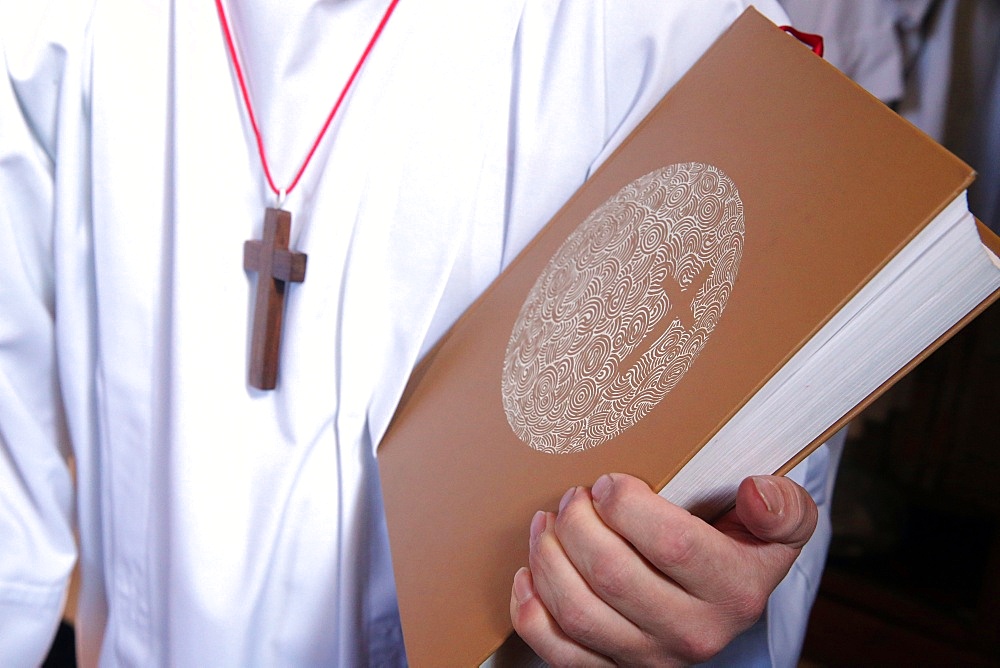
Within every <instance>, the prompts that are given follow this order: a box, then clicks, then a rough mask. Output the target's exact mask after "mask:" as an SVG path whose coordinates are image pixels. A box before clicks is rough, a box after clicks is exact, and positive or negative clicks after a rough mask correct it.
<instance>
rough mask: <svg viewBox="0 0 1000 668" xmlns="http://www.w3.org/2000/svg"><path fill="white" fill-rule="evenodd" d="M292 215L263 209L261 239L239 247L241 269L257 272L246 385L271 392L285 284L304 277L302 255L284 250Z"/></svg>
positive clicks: (279, 342)
mask: <svg viewBox="0 0 1000 668" xmlns="http://www.w3.org/2000/svg"><path fill="white" fill-rule="evenodd" d="M291 227H292V214H290V213H289V212H287V211H284V210H282V209H267V211H266V212H265V214H264V238H263V239H260V240H257V239H251V240H250V241H246V242H244V244H243V269H244V270H245V271H255V272H257V299H256V302H255V304H254V311H253V335H252V339H251V344H250V377H249V382H250V385H252V386H253V387H256V388H258V389H261V390H273V389H274V387H275V386H276V385H277V382H278V357H279V350H280V349H281V320H282V316H283V314H284V311H285V285H286V284H287V283H289V282H293V283H301V282H302V281H304V280H305V278H306V254H305V253H299V252H298V251H293V250H289V249H288V237H289V233H290V230H291Z"/></svg>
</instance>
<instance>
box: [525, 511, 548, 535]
mask: <svg viewBox="0 0 1000 668" xmlns="http://www.w3.org/2000/svg"><path fill="white" fill-rule="evenodd" d="M546 524H547V520H546V518H545V513H544V512H543V511H541V510H539V511H538V512H536V513H535V516H534V517H532V518H531V529H530V530H529V534H530V536H531V542H532V543H534V542H535V541H536V540H538V537H539V536H540V535H542V531H544V530H545V525H546ZM522 535H523V534H522Z"/></svg>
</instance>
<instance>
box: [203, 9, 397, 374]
mask: <svg viewBox="0 0 1000 668" xmlns="http://www.w3.org/2000/svg"><path fill="white" fill-rule="evenodd" d="M398 2H399V0H392V1H391V2H390V3H389V7H388V8H387V9H386V10H385V14H384V15H383V16H382V20H381V21H380V22H379V24H378V27H377V28H375V32H374V33H373V34H372V37H371V39H370V40H369V41H368V45H367V46H366V47H365V50H364V51H363V52H362V54H361V57H360V58H359V59H358V62H357V64H356V65H355V66H354V70H353V71H352V72H351V76H349V77H348V78H347V83H345V84H344V87H343V89H342V90H341V91H340V95H339V96H337V100H336V102H334V104H333V108H332V109H331V110H330V113H329V115H327V117H326V122H324V123H323V127H322V128H321V129H320V131H319V134H318V135H317V136H316V140H315V141H314V142H313V144H312V146H311V147H310V148H309V152H308V153H307V154H306V158H305V160H303V161H302V166H301V167H299V170H298V172H296V173H295V176H294V177H293V178H292V181H291V183H289V184H288V187H286V188H278V186H276V185H275V183H274V178H273V177H272V176H271V169H270V167H269V166H268V163H267V152H266V151H265V150H264V139H263V136H262V135H261V131H260V126H259V124H258V123H257V116H256V114H254V110H253V104H252V103H251V102H250V92H249V90H248V88H247V84H246V77H245V76H244V75H243V68H242V66H241V65H240V59H239V56H238V55H237V52H236V42H235V40H234V39H233V32H232V30H231V29H230V27H229V18H228V17H227V16H226V10H225V7H223V4H222V0H215V8H216V10H217V11H218V13H219V23H220V24H221V25H222V33H223V35H224V36H225V39H226V48H227V50H228V52H229V59H230V62H231V63H232V66H233V71H234V73H235V74H236V80H237V82H238V83H239V87H240V95H241V97H242V98H243V105H244V107H245V108H246V111H247V116H248V117H249V119H250V125H251V126H252V127H253V134H254V139H255V140H256V142H257V153H258V155H259V156H260V163H261V166H262V167H263V170H264V176H265V177H266V179H267V185H268V186H269V187H270V188H271V190H272V191H273V192H274V194H275V195H277V197H278V204H277V207H276V208H270V207H268V208H266V209H265V211H264V233H263V238H262V239H252V240H250V241H247V242H245V243H244V245H243V269H244V270H245V271H248V272H257V295H256V301H255V304H254V316H253V334H252V342H251V346H250V370H249V378H248V381H249V383H250V385H252V386H253V387H256V388H258V389H262V390H270V389H274V387H275V386H276V385H277V379H278V359H279V351H280V349H281V321H282V316H283V314H284V310H285V309H284V305H285V286H286V284H287V283H289V282H292V283H301V282H302V281H304V280H305V276H306V254H305V253H300V252H298V251H294V250H290V249H289V248H288V240H289V237H290V231H291V225H292V215H291V214H290V213H289V212H288V211H285V210H283V209H281V206H282V204H283V203H284V200H285V196H286V195H288V193H290V192H292V190H294V189H295V186H297V185H298V183H299V180H300V179H301V178H302V173H303V172H305V171H306V167H307V166H308V165H309V162H310V161H311V160H312V157H313V155H314V154H315V153H316V149H317V148H318V147H319V144H320V142H321V141H323V137H324V135H326V131H327V130H328V129H329V127H330V125H331V123H333V118H334V116H336V115H337V111H338V110H339V109H340V105H341V103H343V101H344V98H345V97H347V92H348V91H349V90H350V89H351V86H352V85H353V84H354V80H355V79H356V78H357V76H358V73H359V72H360V71H361V68H362V66H364V64H365V61H366V60H367V59H368V55H369V54H370V53H371V52H372V49H373V48H374V47H375V43H376V42H377V41H378V38H379V37H380V36H381V34H382V30H383V28H385V25H386V24H387V23H388V22H389V18H390V17H391V16H392V13H393V11H394V10H395V9H396V5H397V4H398Z"/></svg>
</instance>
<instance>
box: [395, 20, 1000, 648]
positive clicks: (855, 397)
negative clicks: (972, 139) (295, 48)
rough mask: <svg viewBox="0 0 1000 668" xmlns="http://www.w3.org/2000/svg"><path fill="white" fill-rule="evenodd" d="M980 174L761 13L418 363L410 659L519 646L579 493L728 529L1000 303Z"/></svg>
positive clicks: (402, 539) (407, 604)
mask: <svg viewBox="0 0 1000 668" xmlns="http://www.w3.org/2000/svg"><path fill="white" fill-rule="evenodd" d="M973 176H974V175H973V173H972V171H971V170H970V169H969V167H967V166H966V165H965V164H963V163H962V162H961V161H959V160H958V159H957V158H955V157H954V156H952V155H951V154H949V153H948V152H947V151H945V150H944V149H943V148H941V147H940V146H938V145H937V144H935V143H934V142H933V141H932V140H930V139H929V138H927V137H926V136H924V135H923V134H922V133H920V132H919V131H918V130H916V129H915V128H913V127H912V126H911V125H909V124H908V123H907V122H906V121H904V120H902V119H900V118H899V117H898V116H897V115H896V114H894V113H893V112H892V111H890V110H889V109H888V108H886V107H885V106H884V105H882V104H881V103H880V102H879V101H877V100H876V99H874V98H872V97H871V96H869V95H868V94H867V93H865V92H864V91H863V90H862V89H860V88H859V87H857V86H856V85H855V84H854V83H852V82H851V81H850V80H848V79H847V78H845V77H844V76H843V75H842V74H840V73H839V72H838V71H837V70H836V69H835V68H833V67H832V66H830V65H828V64H827V63H825V62H824V61H823V60H822V59H821V58H818V57H816V56H815V55H814V54H813V53H812V52H811V51H810V50H809V49H807V48H805V47H803V46H802V45H801V44H800V43H799V42H798V41H797V40H795V39H794V38H792V37H790V36H788V35H787V34H786V33H784V32H782V31H781V30H779V29H778V28H777V27H775V26H774V25H773V24H771V23H770V22H769V21H767V20H766V19H765V18H763V17H762V16H761V15H760V14H758V13H756V12H755V11H753V10H748V11H747V13H745V14H744V15H743V16H742V17H741V18H740V19H739V20H738V21H737V22H736V23H735V24H734V25H733V26H732V27H731V28H730V29H729V30H728V31H726V32H725V33H724V34H723V35H722V36H721V37H720V38H719V39H718V41H717V42H716V43H715V44H714V45H713V46H712V47H711V48H710V49H709V51H708V52H706V53H705V55H704V56H703V57H702V58H701V59H700V60H699V61H698V62H697V64H696V65H695V66H694V67H693V68H692V69H691V70H690V72H689V73H688V74H686V75H685V76H684V77H683V78H682V80H681V81H680V82H678V84H677V85H676V86H675V87H674V88H673V89H672V90H671V91H670V92H669V93H668V94H667V95H666V96H665V97H664V98H663V100H662V101H661V102H660V103H659V104H658V106H657V107H656V108H655V109H654V110H653V111H652V112H651V113H650V114H649V116H648V117H647V118H646V119H645V120H644V121H643V122H642V123H641V124H640V125H639V126H638V128H637V129H636V130H635V131H634V132H633V133H632V134H631V135H630V136H629V137H628V138H627V139H626V140H625V142H624V143H623V144H622V145H621V147H620V148H619V149H618V150H617V151H616V152H615V153H614V154H613V155H612V156H611V157H610V158H609V159H608V160H607V161H606V162H605V163H604V164H603V165H602V166H601V167H600V169H599V170H598V171H597V172H596V173H595V174H594V175H593V176H592V177H591V178H590V179H589V180H588V181H587V183H586V184H585V185H584V186H583V187H582V188H581V189H580V190H579V191H578V192H577V193H576V194H575V195H574V196H573V197H572V198H571V199H570V200H569V202H567V203H566V205H565V206H564V207H563V208H562V209H561V210H560V211H559V212H558V214H557V215H556V216H555V217H554V218H553V219H552V221H551V222H550V223H549V224H548V225H547V226H546V227H545V228H544V229H543V230H542V231H541V232H540V233H539V235H538V236H537V237H536V238H535V239H534V240H533V241H532V242H531V243H530V244H529V246H528V247H527V248H526V249H525V250H524V251H523V252H522V253H521V254H520V255H519V256H518V257H517V258H516V259H515V260H514V262H513V263H512V264H511V265H510V266H509V267H508V268H507V270H505V271H504V272H503V274H502V275H501V276H500V277H499V278H498V279H497V280H496V281H495V282H494V283H493V284H492V285H491V286H490V287H489V289H488V290H486V292H485V293H484V294H483V295H482V296H481V297H480V298H479V299H478V300H477V301H476V302H475V304H473V306H472V307H471V308H470V309H469V310H468V311H467V312H466V313H465V314H464V315H463V316H462V317H461V318H460V319H459V320H458V322H456V324H455V325H454V326H453V327H452V328H451V329H450V330H449V331H448V332H447V334H446V335H445V336H444V337H443V338H442V340H441V341H440V342H439V343H438V344H437V345H436V346H435V347H434V348H433V349H432V350H431V352H430V353H429V354H428V355H427V356H426V357H425V358H424V359H423V360H422V361H421V363H420V364H419V365H418V367H417V369H416V370H415V371H414V373H413V376H412V378H411V381H410V383H409V385H408V387H407V389H406V391H405V393H404V395H403V398H402V400H401V402H400V405H399V408H398V410H397V412H396V415H395V417H394V418H393V421H392V424H391V425H390V427H389V430H388V432H387V434H386V436H385V437H384V439H383V440H382V442H381V444H380V446H379V449H378V461H379V468H380V475H381V479H382V488H383V495H384V499H385V508H386V513H387V519H388V526H389V537H390V544H391V549H392V556H393V564H394V571H395V576H396V586H397V590H398V594H399V605H400V612H401V615H402V622H403V634H404V639H405V643H406V649H407V654H408V657H409V660H410V662H411V664H412V665H415V666H425V665H426V666H444V665H448V666H450V665H474V664H478V663H479V662H480V661H482V660H483V659H484V658H486V657H487V656H488V655H489V654H490V653H491V652H492V651H493V650H494V649H495V648H496V647H497V646H498V645H499V644H500V643H501V642H502V641H503V640H504V638H505V637H506V636H507V635H508V634H509V633H510V632H511V623H510V619H509V616H508V604H509V600H510V587H511V582H512V578H513V575H514V573H515V572H516V571H517V569H518V568H519V567H520V566H522V565H525V564H526V563H527V543H528V539H527V534H528V526H529V523H530V520H531V517H532V515H533V514H534V513H535V511H537V510H539V509H549V510H554V509H555V507H556V505H557V504H558V500H559V498H560V496H561V495H562V494H563V492H564V491H565V490H566V489H568V488H569V487H571V486H574V485H589V484H592V483H593V482H594V481H595V480H596V479H597V478H598V477H599V476H600V475H601V474H603V473H607V472H612V471H616V472H624V473H630V474H632V475H635V476H638V477H640V478H642V479H644V480H645V481H647V482H648V483H649V484H650V485H651V486H652V487H654V488H655V489H657V490H662V492H661V494H663V495H664V496H665V497H666V498H668V499H670V500H671V501H673V502H675V503H679V504H682V505H684V506H685V507H687V508H689V509H691V510H692V511H693V512H695V513H697V514H699V515H701V516H703V517H705V518H708V519H710V518H712V517H714V516H716V515H718V514H719V513H721V512H723V511H724V510H725V509H726V508H727V507H729V506H730V505H731V503H732V501H733V498H734V495H735V490H736V487H737V485H738V483H739V481H740V480H742V479H743V478H744V477H745V476H747V475H751V474H760V473H772V472H785V471H787V470H789V469H790V468H791V467H792V466H793V465H794V464H795V463H796V462H798V461H799V460H801V459H802V458H803V457H805V456H806V455H807V454H808V453H809V452H811V451H812V450H813V449H814V448H816V447H818V445H819V444H821V443H822V442H823V441H824V440H825V439H826V438H828V437H829V436H830V435H831V434H832V433H834V432H835V430H836V429H838V428H839V427H840V426H841V425H843V424H844V423H845V422H846V421H847V420H848V419H849V418H850V417H851V416H853V415H854V414H856V413H857V412H858V411H860V410H861V409H862V408H863V407H864V406H866V405H867V403H868V402H870V401H871V400H873V399H874V398H875V397H876V396H878V394H880V393H881V392H882V391H884V390H885V389H886V388H887V387H888V386H889V385H891V383H892V382H894V380H895V379H896V378H898V377H900V376H901V375H902V374H903V373H905V372H906V371H907V370H908V369H909V368H911V367H912V366H913V365H915V364H916V363H917V361H919V359H921V358H922V357H923V356H925V355H926V354H928V353H929V352H930V351H931V350H932V349H933V348H935V347H936V346H937V345H940V343H941V342H942V341H943V340H944V339H946V338H947V337H948V336H949V335H950V333H952V332H954V331H955V330H956V329H957V328H959V327H961V326H962V324H963V323H965V322H966V321H967V320H968V319H970V318H971V317H973V315H974V314H975V313H977V312H978V311H979V310H981V309H982V308H985V306H986V305H987V304H988V303H990V302H991V301H992V300H993V299H996V297H997V295H998V287H1000V263H998V260H997V257H996V253H998V252H1000V241H998V240H997V239H996V237H994V236H992V235H991V234H990V233H989V231H988V230H987V229H986V228H984V227H982V226H977V224H976V221H975V219H974V218H973V216H972V215H971V214H970V213H969V211H968V209H967V207H966V205H965V190H966V188H967V187H968V186H969V184H970V183H971V182H972V179H973ZM988 247H992V249H993V250H992V251H991V250H989V248H988Z"/></svg>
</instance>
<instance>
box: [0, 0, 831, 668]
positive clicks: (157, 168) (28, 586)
mask: <svg viewBox="0 0 1000 668" xmlns="http://www.w3.org/2000/svg"><path fill="white" fill-rule="evenodd" d="M236 4H237V3H231V4H230V6H231V7H233V6H234V5H236ZM743 4H744V3H743V2H740V1H737V0H727V1H712V2H709V1H707V0H699V1H697V2H681V1H676V0H675V1H663V2H654V1H652V0H650V1H648V2H634V1H632V0H630V2H628V3H625V2H616V1H614V0H612V1H610V2H607V3H606V4H605V3H600V2H589V1H588V2H576V1H575V0H565V1H564V2H562V3H558V2H540V1H534V2H526V1H525V0H510V1H507V2H489V3H485V2H483V3H480V2H468V0H425V1H423V2H412V1H411V0H402V2H401V3H400V5H399V8H398V9H397V11H396V14H395V16H394V17H393V18H392V20H391V22H390V23H389V26H388V28H387V29H386V31H385V33H384V35H383V37H382V39H381V41H380V42H379V44H378V45H377V46H376V48H375V50H374V52H373V53H372V55H371V57H370V59H369V61H368V63H367V64H366V66H365V69H364V71H363V72H362V74H361V76H360V78H359V79H358V81H357V83H356V84H355V86H354V89H353V91H352V92H351V94H350V96H349V98H348V100H347V102H346V105H345V107H344V108H343V109H342V111H341V113H340V114H339V115H338V118H337V119H336V121H335V122H334V124H333V126H332V127H331V129H330V133H329V135H328V136H327V138H326V140H325V141H324V143H323V144H322V145H321V147H320V149H319V151H318V153H317V154H316V156H315V158H314V159H313V162H312V164H311V165H310V166H309V168H308V169H307V171H306V172H305V176H304V178H303V180H302V182H301V183H300V184H299V186H298V188H297V189H296V190H295V191H294V192H293V193H291V195H290V196H289V197H288V200H287V202H286V204H285V207H286V208H288V209H289V210H291V211H292V212H293V226H292V245H293V246H294V247H295V248H297V249H299V250H302V251H304V252H306V253H308V255H309V266H308V271H307V276H306V281H305V283H304V284H302V285H295V286H293V287H291V288H290V289H289V292H288V300H287V305H286V306H287V310H286V314H285V333H284V340H283V343H282V360H281V365H282V366H281V375H280V379H279V387H278V389H277V390H275V391H272V392H261V391H256V390H252V389H248V387H247V385H246V381H245V378H246V365H247V349H248V341H249V326H248V322H249V319H250V311H251V310H252V304H253V298H252V293H253V287H254V285H255V280H256V279H255V278H254V277H253V276H252V275H251V276H250V277H249V280H248V276H247V274H246V273H245V272H244V271H243V269H242V244H243V241H244V240H245V239H250V238H257V237H259V235H260V228H261V224H262V217H263V208H264V206H265V205H266V204H272V203H273V202H272V196H271V194H270V192H269V190H268V188H267V186H266V184H265V182H264V178H263V175H262V170H261V167H260V163H259V160H258V157H257V154H256V150H255V148H254V144H253V139H252V135H251V133H250V130H249V125H248V122H247V117H246V114H245V112H244V110H243V108H242V103H241V102H240V100H239V98H238V95H237V92H236V88H235V83H234V78H233V75H232V71H231V68H230V64H229V62H228V59H227V56H226V52H225V49H224V44H223V40H222V36H221V30H220V28H219V24H218V20H217V17H216V14H215V9H214V6H213V4H212V3H211V2H207V1H205V2H192V1H186V0H175V1H174V2H169V1H167V0H159V1H156V0H150V1H148V2H136V1H135V0H89V1H83V0H49V1H48V2H43V1H42V0H33V1H32V2H23V0H0V36H2V47H3V58H4V61H5V62H4V65H5V70H6V72H7V74H8V76H7V77H4V79H3V81H0V193H2V204H0V447H2V456H0V536H3V539H2V542H0V663H3V664H4V665H31V664H34V663H37V662H38V661H39V660H40V659H41V657H42V656H43V654H44V651H45V649H46V646H47V644H48V642H49V639H50V637H51V634H52V632H53V629H54V626H55V624H56V621H57V620H58V617H59V614H60V609H61V604H62V600H63V597H64V592H65V586H66V579H67V575H68V573H69V572H70V569H71V568H72V566H73V563H74V559H75V558H76V554H77V550H76V547H75V545H74V530H76V531H77V532H78V535H79V546H80V547H79V559H80V565H81V570H82V587H81V591H80V601H79V610H78V614H77V633H78V644H79V652H80V658H81V661H82V663H83V664H84V665H96V664H100V665H137V666H138V665H142V666H153V665H212V666H227V665H231V666H250V665H265V666H266V665H386V664H392V663H394V662H397V661H400V660H401V651H402V650H401V645H400V638H399V628H398V619H397V613H396V608H395V594H394V591H393V585H392V578H391V571H390V566H389V557H388V552H387V546H386V539H385V536H384V526H383V520H382V512H381V505H380V500H379V499H380V497H379V489H378V481H377V471H376V468H375V464H374V458H373V453H374V449H375V445H374V444H377V443H378V441H379V438H380V437H381V435H382V433H383V431H384V429H385V427H386V424H387V422H388V420H389V419H390V417H391V415H392V412H393V408H394V405H395V403H396V401H397V398H398V396H399V393H400V391H401V390H402V388H403V386H404V384H405V382H406V378H407V375H408V373H409V370H410V369H411V368H412V366H413V364H414V362H415V361H416V360H417V359H418V358H419V357H420V355H421V353H422V351H424V350H426V349H427V348H428V347H429V346H430V345H431V344H432V343H433V342H434V340H435V339H436V338H437V337H438V336H439V335H440V334H441V333H442V331H444V330H445V329H446V328H447V326H448V325H449V324H450V323H451V322H452V321H453V320H454V319H455V318H456V317H457V316H458V315H459V314H460V313H461V312H462V310H463V309H464V308H465V307H466V306H467V305H468V304H469V303H470V302H471V301H472V299H474V298H475V296H476V295H478V293H479V292H480V291H481V290H482V289H483V288H484V287H485V286H486V285H487V284H488V283H489V282H490V280H491V279H492V278H494V277H495V276H496V274H497V273H498V272H499V271H500V269H501V268H502V267H503V266H504V265H505V264H506V263H507V262H509V261H510V259H511V258H512V257H513V256H514V255H515V254H516V253H517V251H518V250H519V249H520V248H521V247H522V246H523V245H524V244H525V243H526V242H527V241H528V240H529V239H530V238H531V237H532V235H533V234H534V233H535V231H536V230H537V229H538V228H539V226H540V225H541V224H543V223H544V222H545V221H546V220H547V219H548V218H549V216H550V215H551V214H552V213H553V212H554V211H555V210H556V209H557V208H558V207H559V205H560V204H561V203H562V202H563V201H564V200H565V199H566V198H567V197H568V196H569V195H570V194H571V193H572V192H573V191H574V190H575V189H576V188H577V187H578V186H579V184H580V183H582V181H583V180H584V179H585V178H586V177H587V176H588V174H589V172H590V170H591V169H592V168H593V167H594V166H595V165H596V164H598V163H599V162H600V161H601V160H602V159H603V157H604V156H605V155H606V154H607V153H608V152H609V151H610V150H611V148H613V147H614V146H615V145H616V144H617V143H618V142H619V141H620V140H621V138H622V137H624V136H625V134H627V132H628V131H629V130H630V129H631V128H632V127H633V126H634V125H635V123H637V122H638V120H639V119H640V118H641V117H642V116H643V115H644V113H645V112H646V111H648V110H649V108H650V107H651V106H652V104H653V103H654V102H655V101H656V100H657V99H658V98H659V97H660V96H661V95H662V93H663V92H664V91H665V90H666V89H667V88H669V86H670V85H671V84H673V83H674V82H675V81H676V80H677V78H678V77H679V76H680V75H681V74H682V73H683V72H684V71H685V70H686V69H687V68H688V67H689V66H690V65H691V64H692V63H693V62H694V60H695V59H696V58H697V57H698V56H699V55H700V54H701V53H702V52H703V51H704V49H705V48H706V47H707V46H708V45H709V44H710V43H711V42H712V41H713V39H714V38H715V37H716V36H717V35H718V33H719V32H721V30H723V29H724V28H725V27H726V26H728V24H729V23H730V22H731V21H732V20H733V19H735V18H736V16H737V15H738V13H739V12H740V11H741V9H742V7H743ZM763 4H764V6H763V7H762V9H763V10H765V11H768V12H770V13H771V14H772V15H773V16H775V17H778V18H779V19H780V17H781V14H780V10H779V9H778V8H777V7H776V6H775V5H774V4H773V3H770V2H768V3H763ZM386 5H387V0H377V1H375V0H373V1H372V2H360V1H358V0H355V1H350V2H347V1H345V2H326V3H315V2H312V1H308V0H294V1H291V2H283V3H265V2H251V3H240V7H238V8H237V7H233V10H232V18H233V21H234V23H235V25H236V35H237V40H238V42H239V44H240V47H241V51H242V53H243V59H244V63H245V65H246V68H247V70H248V76H249V79H250V84H251V89H252V95H253V97H254V101H255V106H256V108H257V110H258V114H259V118H260V121H261V126H262V128H263V131H264V138H265V145H266V147H267V150H268V152H269V158H270V164H271V167H272V170H273V171H274V173H275V177H276V180H278V181H279V182H281V184H280V185H284V184H287V182H288V181H289V180H290V178H291V175H292V173H293V172H294V171H295V170H296V169H297V168H298V165H299V163H300V161H301V160H302V158H303V157H304V156H305V153H306V151H307V149H308V146H309V144H310V142H311V141H312V139H313V137H314V136H315V133H316V132H317V131H318V129H319V126H320V125H321V124H322V121H323V117H324V116H325V114H326V112H327V111H328V109H329V107H330V105H331V104H332V102H333V99H334V98H335V96H336V94H337V93H338V92H339V90H340V86H341V83H342V81H343V80H344V78H345V77H346V72H347V71H348V70H349V69H350V67H352V66H353V64H354V62H355V61H356V59H357V56H358V54H359V53H360V51H361V48H362V45H363V43H364V41H365V40H367V37H368V36H369V35H370V33H371V31H372V30H373V29H374V26H375V24H376V22H377V20H378V18H379V17H380V15H381V12H382V10H383V9H384V7H385V6H386ZM69 453H72V455H73V458H74V460H75V462H76V475H77V485H76V491H74V486H73V484H72V481H71V478H70V474H69V473H68V471H67V467H66V464H65V458H66V455H68V454H69ZM820 468H821V471H820V475H818V476H817V477H816V479H817V480H819V479H821V478H824V479H825V470H826V467H825V465H824V466H821V467H820ZM581 482H584V481H581ZM485 502H489V501H488V500H487V501H485ZM525 534H526V535H527V527H525ZM824 541H825V536H823V535H821V536H820V537H819V541H818V544H820V545H821V547H823V542H824ZM821 552H822V550H821ZM821 562H822V558H820V562H819V563H820V565H821ZM809 572H810V573H811V574H812V575H811V576H810V577H814V578H815V577H816V569H815V567H814V566H813V567H811V570H810V571H809ZM801 589H802V588H801V587H799V590H801ZM797 595H798V596H799V597H800V598H801V592H800V593H799V594H797ZM442 638H443V641H446V638H447V629H442ZM793 644H794V643H793Z"/></svg>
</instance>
